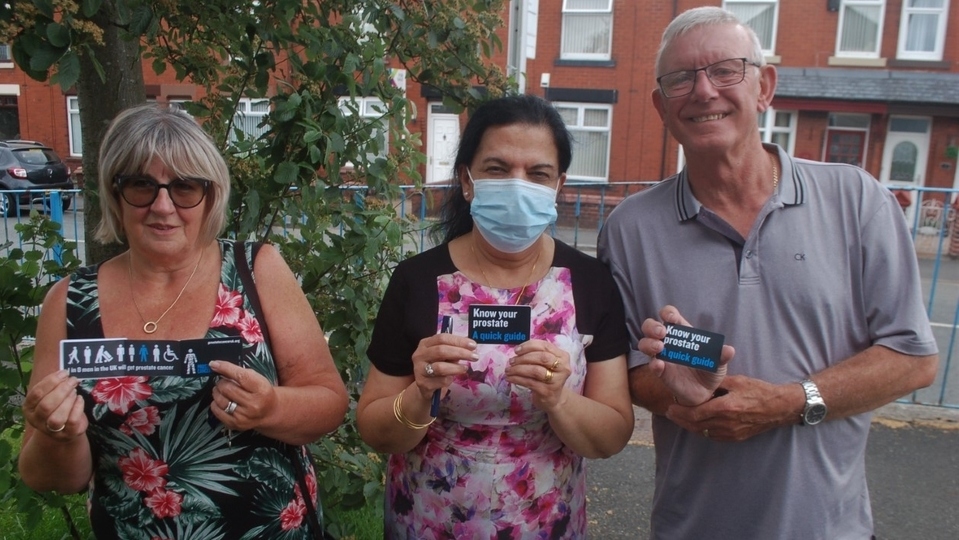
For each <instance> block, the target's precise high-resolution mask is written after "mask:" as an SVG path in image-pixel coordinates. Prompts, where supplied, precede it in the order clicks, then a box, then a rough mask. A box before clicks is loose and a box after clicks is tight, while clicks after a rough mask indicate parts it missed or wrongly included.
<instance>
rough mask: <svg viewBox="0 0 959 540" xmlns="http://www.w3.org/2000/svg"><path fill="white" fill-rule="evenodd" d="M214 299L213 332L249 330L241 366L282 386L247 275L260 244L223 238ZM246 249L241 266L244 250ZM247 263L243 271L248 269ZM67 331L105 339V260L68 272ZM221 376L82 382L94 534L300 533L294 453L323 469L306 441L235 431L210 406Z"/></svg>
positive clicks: (309, 480)
mask: <svg viewBox="0 0 959 540" xmlns="http://www.w3.org/2000/svg"><path fill="white" fill-rule="evenodd" d="M220 247H221V251H222V254H223V260H222V269H221V276H220V288H219V293H218V299H217V305H216V309H215V311H214V315H213V320H212V321H210V328H209V330H208V331H207V333H206V337H207V338H222V337H226V336H240V337H241V339H242V342H243V353H242V358H241V359H240V365H242V366H244V367H246V368H249V369H253V370H255V371H257V372H258V373H260V374H262V375H263V376H265V377H266V378H267V379H268V380H270V381H271V382H272V383H273V384H277V373H276V366H275V364H274V362H273V356H272V354H271V352H270V348H269V344H268V343H267V341H266V340H265V339H264V333H263V331H262V329H261V326H260V323H259V320H258V319H257V316H258V315H257V308H258V304H256V305H254V302H251V297H250V296H249V295H248V294H247V293H246V291H245V288H244V281H245V282H246V283H252V279H249V278H250V277H251V276H250V275H249V268H252V261H253V257H254V255H255V254H254V245H253V244H237V246H236V247H237V249H234V243H233V242H231V241H227V240H221V241H220ZM235 254H238V256H242V257H244V259H245V261H240V262H241V263H243V264H239V265H238V264H236V260H235V258H236V256H235ZM243 272H245V273H246V276H245V277H246V278H247V279H244V276H242V274H241V273H243ZM67 334H68V336H67V337H68V338H71V339H78V338H101V337H104V336H103V328H102V325H101V321H100V308H99V299H98V290H97V267H89V268H85V269H81V270H80V271H78V272H77V273H76V274H74V275H73V276H72V277H71V280H70V287H69V292H68V297H67ZM214 382H215V379H214V377H197V378H184V377H145V376H129V377H116V378H108V379H88V380H83V381H81V384H80V388H79V390H80V393H81V395H82V396H83V398H84V401H85V409H86V414H87V418H88V419H89V421H90V427H89V429H88V430H87V436H88V438H89V440H90V445H91V448H92V451H93V460H94V463H93V466H94V479H93V482H92V486H91V490H90V503H89V504H90V519H91V522H92V524H93V529H94V533H95V534H96V536H97V538H121V539H144V540H164V539H174V538H178V539H186V538H189V539H191V540H205V539H247V538H249V539H252V538H276V539H291V540H292V539H302V538H311V536H310V535H309V534H308V529H309V525H308V520H307V519H306V508H305V501H304V499H303V494H302V493H301V490H300V487H299V484H298V482H297V479H296V478H297V477H296V474H295V469H294V466H293V464H292V462H291V460H290V456H291V455H292V456H295V457H296V458H298V459H300V460H301V464H302V467H301V469H300V470H305V471H307V474H306V475H305V477H306V485H307V489H308V491H309V496H310V497H311V499H313V500H314V501H315V500H316V478H315V475H314V474H313V470H312V466H311V465H310V461H309V459H308V457H307V455H306V454H305V449H304V448H295V449H292V451H291V449H290V447H288V446H287V445H286V444H285V443H282V442H280V441H277V440H275V439H271V438H269V437H266V436H263V435H260V434H259V433H257V432H255V431H252V432H233V433H230V432H227V431H226V430H224V429H221V424H220V422H219V420H218V419H217V418H216V417H215V416H213V414H212V413H211V412H210V404H211V402H212V399H213V395H212V390H213V386H214Z"/></svg>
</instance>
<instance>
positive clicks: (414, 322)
mask: <svg viewBox="0 0 959 540" xmlns="http://www.w3.org/2000/svg"><path fill="white" fill-rule="evenodd" d="M554 242H555V245H556V249H555V251H554V253H553V261H552V264H551V266H552V267H561V268H568V269H569V271H570V274H571V277H572V286H573V301H574V303H575V307H576V310H575V313H576V326H577V328H578V330H579V332H580V333H581V334H587V335H592V336H593V341H592V343H591V344H590V345H589V346H588V347H586V361H587V362H596V361H602V360H609V359H612V358H616V357H617V356H620V355H622V354H626V353H627V352H628V351H629V334H628V332H627V330H626V322H625V317H624V314H623V302H622V298H621V297H620V295H619V290H618V289H617V288H616V284H615V283H614V282H613V278H612V275H611V274H610V272H609V269H607V268H606V266H605V265H603V263H601V262H599V261H598V260H597V259H595V258H593V257H590V256H589V255H586V254H584V253H582V252H580V251H577V250H575V249H573V248H571V247H569V246H568V245H566V244H564V243H562V242H560V241H558V240H554ZM457 271H458V270H457V268H456V266H454V265H453V260H452V259H451V258H450V252H449V246H448V245H447V244H443V245H440V246H437V247H434V248H432V249H430V250H428V251H425V252H423V253H420V254H419V255H416V256H414V257H411V258H409V259H407V260H405V261H403V262H401V263H400V264H399V265H397V267H396V270H395V271H394V272H393V276H392V277H391V278H390V283H389V285H388V286H387V288H386V294H385V295H384V296H383V302H382V303H381V304H380V310H379V313H377V316H376V325H375V326H374V328H373V336H372V338H371V341H370V346H369V348H368V349H367V351H366V354H367V356H368V357H369V359H370V361H371V362H372V363H373V365H374V366H376V368H377V369H378V370H380V371H382V372H383V373H385V374H387V375H392V376H396V377H400V376H408V375H410V374H412V373H413V368H412V366H413V362H412V357H413V352H414V351H415V350H416V347H417V346H418V345H419V342H420V340H422V339H423V338H425V337H428V336H431V335H433V334H435V333H436V316H437V310H438V309H439V300H438V292H437V284H436V280H437V277H438V276H443V275H448V274H452V273H454V272H457Z"/></svg>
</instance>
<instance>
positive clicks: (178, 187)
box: [113, 174, 210, 208]
mask: <svg viewBox="0 0 959 540" xmlns="http://www.w3.org/2000/svg"><path fill="white" fill-rule="evenodd" d="M113 184H114V186H116V190H117V191H118V192H119V193H120V196H121V197H123V200H124V201H126V202H127V204H129V205H130V206H135V207H137V208H144V207H146V206H150V205H151V204H153V201H155V200H156V199H157V196H158V195H159V194H160V190H161V189H165V190H166V191H167V193H168V194H169V195H170V200H171V201H173V205H174V206H176V207H177V208H193V207H194V206H196V205H198V204H200V203H201V202H202V201H203V198H204V197H206V192H207V189H209V187H210V181H209V180H203V179H202V178H174V179H173V180H170V183H168V184H161V183H159V182H157V181H156V180H155V179H153V178H152V177H150V176H146V175H142V174H131V175H117V177H116V178H114V179H113Z"/></svg>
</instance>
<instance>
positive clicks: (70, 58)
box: [51, 51, 80, 88]
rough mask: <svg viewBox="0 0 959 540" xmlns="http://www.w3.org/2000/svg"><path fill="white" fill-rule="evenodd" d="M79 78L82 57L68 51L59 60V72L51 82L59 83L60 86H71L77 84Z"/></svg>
mask: <svg viewBox="0 0 959 540" xmlns="http://www.w3.org/2000/svg"><path fill="white" fill-rule="evenodd" d="M79 78H80V58H78V57H77V55H76V53H75V52H73V51H67V53H66V54H65V55H63V58H61V59H60V61H59V62H57V73H56V75H54V76H53V77H52V78H51V82H53V83H55V84H59V85H60V88H71V87H73V86H74V85H76V84H77V80H78V79H79Z"/></svg>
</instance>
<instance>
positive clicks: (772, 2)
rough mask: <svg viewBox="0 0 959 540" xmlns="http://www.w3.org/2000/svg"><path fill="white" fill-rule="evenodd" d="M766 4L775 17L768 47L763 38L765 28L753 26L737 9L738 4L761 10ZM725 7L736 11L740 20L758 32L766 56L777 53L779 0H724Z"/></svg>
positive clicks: (770, 30)
mask: <svg viewBox="0 0 959 540" xmlns="http://www.w3.org/2000/svg"><path fill="white" fill-rule="evenodd" d="M764 5H765V6H767V8H769V9H772V10H773V17H772V18H773V21H772V28H770V29H769V36H768V38H769V42H768V45H769V46H768V47H767V46H766V45H767V44H766V43H764V39H763V38H764V37H766V36H764V35H763V33H764V32H761V30H763V29H760V28H756V27H755V26H752V25H751V24H750V20H749V19H747V18H746V17H743V16H742V15H741V14H740V12H739V11H737V10H736V9H735V8H736V7H737V6H742V7H744V8H751V9H758V10H761V9H762V7H763V6H764ZM723 7H724V8H725V9H727V10H729V11H731V12H733V13H735V14H736V16H737V17H738V18H739V20H741V21H742V22H743V24H746V25H748V26H750V27H751V28H752V29H753V31H754V32H756V35H758V36H759V43H760V44H761V45H762V47H763V54H764V55H766V56H775V54H776V37H777V31H778V29H779V1H778V0H735V1H729V2H727V1H724V2H723ZM758 13H759V12H758V11H757V14H758ZM755 60H759V59H758V58H756V59H755Z"/></svg>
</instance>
